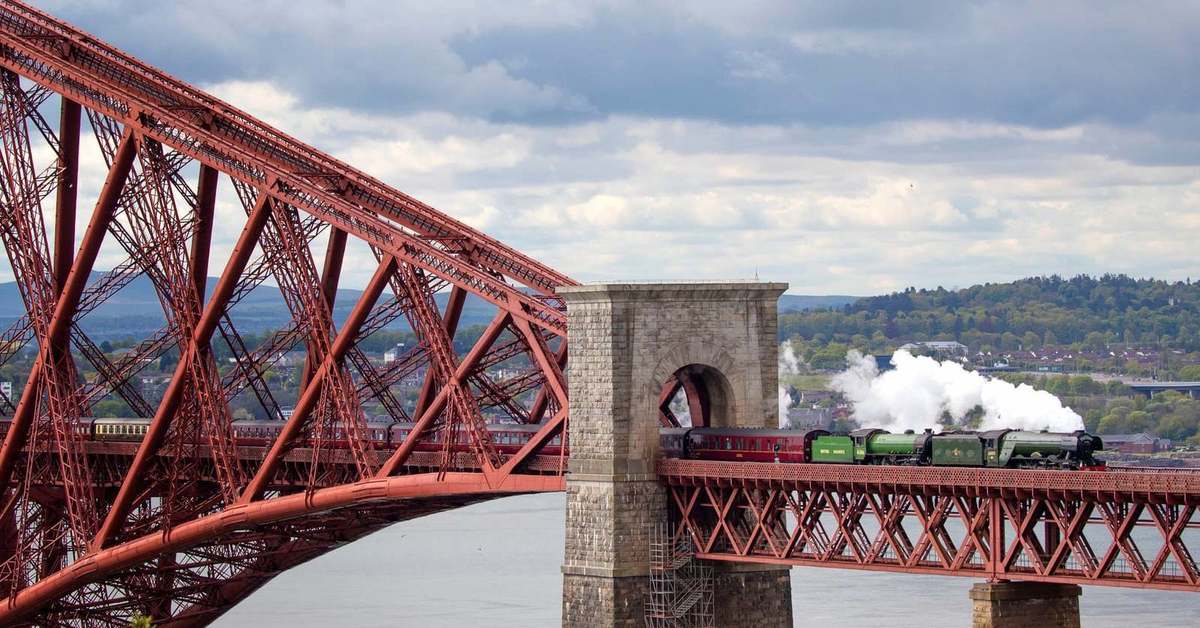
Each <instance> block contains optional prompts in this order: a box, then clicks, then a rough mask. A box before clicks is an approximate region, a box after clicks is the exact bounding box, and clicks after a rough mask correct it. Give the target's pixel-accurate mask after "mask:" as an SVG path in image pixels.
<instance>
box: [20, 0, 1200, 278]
mask: <svg viewBox="0 0 1200 628" xmlns="http://www.w3.org/2000/svg"><path fill="white" fill-rule="evenodd" d="M38 4H39V5H40V6H41V7H43V8H45V9H47V10H49V11H51V12H52V13H54V14H56V15H58V16H61V17H63V18H65V19H67V20H68V21H71V22H73V23H75V24H76V25H78V26H80V27H81V28H83V29H85V30H87V31H89V32H91V33H93V34H95V35H97V36H99V37H101V38H102V39H105V40H107V41H109V42H110V43H112V44H114V45H116V46H118V47H120V48H123V49H125V50H126V51H129V52H131V53H133V54H135V55H137V56H139V57H141V58H142V59H144V60H145V61H147V62H149V63H151V64H153V65H156V66H159V67H161V68H163V69H165V70H166V71H168V72H170V73H172V74H174V75H176V76H178V77H180V78H182V79H184V80H186V81H189V82H192V83H194V84H197V85H200V86H202V87H204V88H206V89H208V90H210V91H212V92H214V93H216V94H217V95H218V96H220V97H222V98H225V99H227V100H229V101H230V102H232V103H233V104H235V105H237V106H239V107H241V108H243V109H246V110H248V111H250V112H251V113H254V114H257V115H259V116H261V117H263V118H265V119H266V120H267V121H268V122H271V123H273V124H275V125H277V126H279V127H280V128H282V129H284V130H286V131H288V132H291V133H292V134H294V135H295V136H297V137H299V138H300V139H303V140H305V141H307V142H309V143H311V144H313V145H315V146H317V147H319V148H321V149H324V150H326V151H328V152H331V153H333V154H334V155H336V156H338V157H340V158H342V159H345V160H348V161H349V162H351V163H353V164H355V165H356V166H358V167H359V168H362V169H364V170H366V171H367V172H370V173H372V174H374V175H376V176H378V177H380V178H382V179H383V180H385V181H387V182H389V183H391V184H393V185H394V186H396V187H397V188H399V189H401V190H404V191H406V192H408V193H410V194H413V195H414V196H417V197H418V198H421V199H423V200H425V201H427V202H429V203H431V204H433V205H434V206H436V207H439V208H441V209H442V210H443V211H446V212H447V213H450V214H452V215H454V216H456V217H459V218H461V219H464V220H466V221H467V222H469V223H471V224H473V225H475V226H477V227H479V228H481V229H483V230H484V231H487V232H488V233H490V234H492V235H494V236H497V237H499V238H501V239H503V240H505V241H507V242H509V243H510V244H513V245H515V246H516V247H518V248H520V249H522V250H524V251H526V252H528V253H530V254H532V255H534V256H535V257H538V258H540V259H542V260H543V261H545V262H547V263H549V264H551V265H552V266H555V267H556V268H559V269H560V270H562V271H564V272H566V273H567V274H569V275H571V276H573V277H575V278H577V279H580V280H603V279H691V278H696V279H717V278H745V277H752V276H754V275H755V274H756V273H757V274H758V275H759V276H760V277H762V278H764V279H776V280H783V281H787V282H790V284H791V286H792V289H791V292H793V293H807V294H822V293H843V294H875V293H879V292H883V291H889V290H895V289H901V288H903V287H905V286H909V285H915V286H924V287H933V286H937V285H944V286H946V287H952V286H960V287H962V286H967V285H971V284H973V283H978V282H983V281H1002V280H1009V279H1014V278H1017V277H1022V276H1027V275H1033V274H1046V273H1063V274H1074V273H1084V272H1086V273H1103V272H1124V273H1130V274H1134V275H1140V276H1155V277H1162V278H1167V279H1184V278H1185V277H1188V276H1192V277H1197V276H1200V272H1197V266H1196V264H1195V260H1196V259H1197V256H1196V246H1197V245H1196V243H1197V242H1200V55H1197V52H1198V51H1200V4H1197V3H1196V2H1176V3H1162V4H1160V5H1146V4H1141V3H1137V4H1135V3H1112V4H1110V3H1105V2H1077V3H1074V2H1055V3H1045V2H1029V3H1021V2H946V3H933V2H920V1H918V2H904V3H899V2H896V3H892V2H886V3H885V2H879V3H873V2H857V3H829V2H811V3H807V2H753V1H742V2H715V1H713V2H709V1H692V2H687V3H659V2H653V1H647V0H639V1H636V2H620V1H617V2H575V3H563V2H550V1H547V2H523V1H516V0H514V1H508V2H494V1H481V2H453V1H451V2H435V3H431V2H418V3H412V4H411V6H404V5H405V4H406V3H401V2H395V1H391V0H389V1H379V2H374V1H369V0H343V1H340V2H333V1H330V2H320V1H316V0H305V1H295V0H287V1H272V0H255V1H253V2H246V1H245V0H237V1H226V0H210V1H208V2H203V3H194V2H186V3H185V2H178V3H175V2H163V1H160V0H86V1H74V0H53V1H45V2H39V3H38ZM98 176H100V175H98V174H97V175H92V178H93V179H95V178H96V177H98ZM231 211H232V210H231ZM235 230H236V225H234V226H233V227H231V228H229V229H227V230H226V233H224V234H221V237H223V238H226V239H227V240H228V239H232V237H233V234H234V233H235ZM365 272H368V271H364V273H365ZM364 277H365V275H364Z"/></svg>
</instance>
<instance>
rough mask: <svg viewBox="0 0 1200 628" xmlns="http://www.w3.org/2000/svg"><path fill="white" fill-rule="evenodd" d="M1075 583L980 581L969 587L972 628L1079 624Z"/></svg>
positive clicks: (1053, 627) (1073, 626)
mask: <svg viewBox="0 0 1200 628" xmlns="http://www.w3.org/2000/svg"><path fill="white" fill-rule="evenodd" d="M1081 591H1082V589H1081V588H1080V587H1079V586H1078V585H1074V584H1046V583H1042V582H980V583H978V584H976V585H975V586H973V587H971V593H970V595H971V602H972V607H973V610H972V617H971V628H1024V627H1025V626H1039V627H1040V628H1079V595H1080V593H1081Z"/></svg>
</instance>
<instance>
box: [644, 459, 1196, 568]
mask: <svg viewBox="0 0 1200 628" xmlns="http://www.w3.org/2000/svg"><path fill="white" fill-rule="evenodd" d="M658 473H659V476H660V478H661V479H662V481H663V482H664V483H665V484H666V485H667V486H668V491H669V494H670V498H669V500H670V504H671V507H672V510H673V519H674V521H675V522H676V523H677V527H676V534H677V535H678V536H686V537H688V538H690V540H691V541H692V543H693V544H694V545H695V547H696V549H697V554H698V555H699V556H700V557H701V558H706V559H710V560H722V561H734V562H758V563H773V564H787V565H809V566H821V567H837V568H848V569H865V570H875V571H899V572H910V573H927V574H938V575H954V576H969V577H976V578H990V579H1012V580H1030V581H1040V582H1059V583H1075V584H1094V585H1108V586H1122V587H1141V588H1156V589H1170V590H1183V591H1193V592H1195V591H1200V568H1198V566H1197V564H1196V561H1195V560H1194V558H1193V556H1194V555H1195V554H1196V552H1197V551H1198V550H1200V516H1198V515H1197V506H1200V473H1196V472H1190V471H1177V470H1171V471H1163V470H1157V469H1155V470H1148V469H1130V470H1108V471H1039V470H1010V469H976V468H957V469H946V468H935V467H888V466H858V465H824V464H769V463H752V462H747V463H737V462H708V461H698V460H678V459H664V460H661V461H660V462H659V465H658Z"/></svg>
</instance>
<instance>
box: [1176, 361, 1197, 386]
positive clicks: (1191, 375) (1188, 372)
mask: <svg viewBox="0 0 1200 628" xmlns="http://www.w3.org/2000/svg"><path fill="white" fill-rule="evenodd" d="M1179 378H1180V379H1182V380H1186V381H1189V382H1197V381H1200V364H1189V365H1187V366H1185V367H1183V368H1181V369H1179Z"/></svg>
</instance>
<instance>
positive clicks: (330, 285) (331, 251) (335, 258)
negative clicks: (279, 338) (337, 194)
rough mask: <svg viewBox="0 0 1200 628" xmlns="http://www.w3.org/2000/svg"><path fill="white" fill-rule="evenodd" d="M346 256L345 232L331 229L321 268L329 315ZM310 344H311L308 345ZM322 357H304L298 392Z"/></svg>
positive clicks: (306, 382) (302, 388)
mask: <svg viewBox="0 0 1200 628" xmlns="http://www.w3.org/2000/svg"><path fill="white" fill-rule="evenodd" d="M345 256H346V232H345V231H342V230H341V229H338V228H337V227H333V228H331V229H330V230H329V244H328V245H327V246H326V247H325V265H324V266H323V267H322V268H321V292H322V293H323V294H324V295H325V303H326V305H328V306H329V314H330V316H332V315H333V304H334V301H336V300H337V290H338V281H339V280H340V279H341V276H342V260H343V259H344V258H345ZM310 344H311V343H310ZM321 357H322V356H314V355H313V354H312V352H311V351H310V352H309V354H308V355H307V356H305V357H304V370H303V371H302V372H301V375H300V390H304V389H305V388H307V387H308V381H309V378H311V377H312V373H313V369H315V368H316V367H317V365H318V364H319V363H320V360H321Z"/></svg>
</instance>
